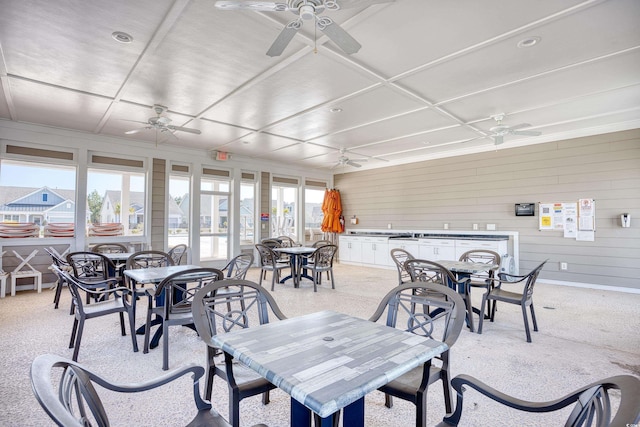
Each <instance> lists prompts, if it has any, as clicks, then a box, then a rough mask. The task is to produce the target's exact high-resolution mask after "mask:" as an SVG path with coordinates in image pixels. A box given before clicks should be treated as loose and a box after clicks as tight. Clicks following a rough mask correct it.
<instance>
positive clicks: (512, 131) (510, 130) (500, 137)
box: [489, 114, 542, 145]
mask: <svg viewBox="0 0 640 427" xmlns="http://www.w3.org/2000/svg"><path fill="white" fill-rule="evenodd" d="M504 116H505V115H504V114H496V115H495V116H492V118H493V119H494V120H495V121H496V123H497V124H496V125H495V126H494V127H492V128H491V129H489V130H490V131H491V132H492V133H493V135H492V136H493V140H494V142H495V144H496V145H500V144H502V143H503V142H504V137H505V136H506V135H528V136H538V135H542V132H539V131H537V130H520V129H523V128H528V127H531V125H530V124H529V123H520V124H519V125H513V126H507V125H503V124H502V120H504Z"/></svg>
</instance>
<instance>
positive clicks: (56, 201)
mask: <svg viewBox="0 0 640 427" xmlns="http://www.w3.org/2000/svg"><path fill="white" fill-rule="evenodd" d="M43 194H46V195H47V197H46V200H44V199H45V197H43ZM67 201H68V202H71V203H72V204H73V203H75V202H74V201H75V191H74V190H61V189H55V190H54V189H51V188H49V187H47V186H44V187H40V188H34V187H8V186H7V187H2V191H0V212H45V211H49V210H51V209H54V208H56V207H58V208H56V210H58V211H59V210H60V209H65V208H64V207H65V206H66V205H65V204H64V203H65V202H67ZM61 206H62V207H61ZM69 210H73V207H72V208H71V209H69Z"/></svg>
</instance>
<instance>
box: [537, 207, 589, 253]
mask: <svg viewBox="0 0 640 427" xmlns="http://www.w3.org/2000/svg"><path fill="white" fill-rule="evenodd" d="M538 212H539V229H540V230H558V231H562V232H563V233H564V237H565V238H568V239H576V240H582V241H591V242H592V241H594V240H595V231H596V216H595V213H596V202H595V200H593V199H580V200H578V202H577V203H576V202H569V203H560V202H558V203H540V204H539V206H538Z"/></svg>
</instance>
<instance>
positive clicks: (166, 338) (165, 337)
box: [162, 319, 169, 371]
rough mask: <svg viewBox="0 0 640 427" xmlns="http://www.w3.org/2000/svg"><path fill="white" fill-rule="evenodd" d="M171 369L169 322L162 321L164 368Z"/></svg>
mask: <svg viewBox="0 0 640 427" xmlns="http://www.w3.org/2000/svg"><path fill="white" fill-rule="evenodd" d="M168 369H169V322H167V320H166V319H163V321H162V370H163V371H166V370H168Z"/></svg>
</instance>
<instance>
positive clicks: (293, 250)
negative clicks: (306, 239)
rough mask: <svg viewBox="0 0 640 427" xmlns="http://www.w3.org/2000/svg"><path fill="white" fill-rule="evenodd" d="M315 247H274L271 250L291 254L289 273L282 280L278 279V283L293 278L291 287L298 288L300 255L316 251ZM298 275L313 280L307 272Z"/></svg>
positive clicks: (300, 266)
mask: <svg viewBox="0 0 640 427" xmlns="http://www.w3.org/2000/svg"><path fill="white" fill-rule="evenodd" d="M316 249H317V248H314V247H311V246H292V247H290V248H288V247H284V248H274V249H273V251H274V252H277V253H283V254H288V255H291V275H289V276H287V277H284V278H283V279H282V280H280V283H284V282H286V281H287V280H289V279H291V278H293V287H294V288H299V287H300V281H299V280H298V272H299V271H300V269H301V268H302V261H301V260H302V256H301V255H309V254H312V253H314V252H315V251H316ZM300 277H304V278H306V279H309V280H313V277H311V276H309V275H307V274H302V275H300Z"/></svg>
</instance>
